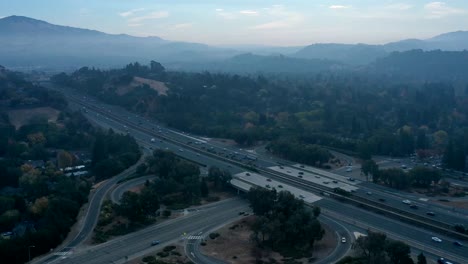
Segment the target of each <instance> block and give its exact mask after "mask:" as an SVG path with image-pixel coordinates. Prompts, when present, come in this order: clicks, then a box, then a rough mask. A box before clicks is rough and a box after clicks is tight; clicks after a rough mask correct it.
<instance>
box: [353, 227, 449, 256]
mask: <svg viewBox="0 0 468 264" xmlns="http://www.w3.org/2000/svg"><path fill="white" fill-rule="evenodd" d="M344 225H345V226H346V227H347V229H348V230H349V231H350V232H351V233H352V236H353V238H354V239H357V237H356V236H355V235H357V234H362V235H367V232H368V230H369V229H367V228H362V227H359V226H357V225H351V224H348V223H346V224H344ZM387 237H388V238H389V239H392V240H401V239H400V238H399V237H395V236H393V235H392V234H387ZM403 242H405V241H403ZM409 246H410V249H411V255H412V256H413V257H415V258H416V257H417V255H419V253H423V254H424V256H425V257H426V259H427V261H428V263H435V261H436V260H437V259H438V258H439V257H440V256H439V255H437V254H432V253H430V252H427V251H424V250H422V249H420V248H417V247H414V246H411V245H409Z"/></svg>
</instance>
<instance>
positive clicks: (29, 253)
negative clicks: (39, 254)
mask: <svg viewBox="0 0 468 264" xmlns="http://www.w3.org/2000/svg"><path fill="white" fill-rule="evenodd" d="M33 247H36V246H28V258H29V261H28V262H31V248H33Z"/></svg>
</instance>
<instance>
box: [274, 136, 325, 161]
mask: <svg viewBox="0 0 468 264" xmlns="http://www.w3.org/2000/svg"><path fill="white" fill-rule="evenodd" d="M267 149H268V150H269V151H270V152H272V153H273V154H276V155H278V156H280V157H282V158H285V159H288V160H291V161H295V162H300V163H304V164H309V165H313V166H318V167H322V165H323V164H324V163H327V162H328V160H329V159H330V158H332V155H331V154H330V152H329V151H328V150H326V149H324V148H321V147H320V146H318V145H309V144H301V143H300V142H299V141H294V140H288V139H280V140H276V141H273V142H272V143H270V144H269V145H268V146H267Z"/></svg>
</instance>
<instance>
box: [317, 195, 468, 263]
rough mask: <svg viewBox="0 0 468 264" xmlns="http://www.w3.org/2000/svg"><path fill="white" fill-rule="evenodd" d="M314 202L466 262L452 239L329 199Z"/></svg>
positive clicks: (466, 257) (465, 251) (464, 256)
mask: <svg viewBox="0 0 468 264" xmlns="http://www.w3.org/2000/svg"><path fill="white" fill-rule="evenodd" d="M315 204H316V205H318V206H320V207H321V208H322V209H324V210H328V211H333V212H335V214H338V213H336V212H346V216H344V215H342V216H340V217H339V218H349V219H353V220H354V221H355V222H360V223H365V225H368V226H369V229H372V228H373V227H375V228H379V229H380V230H386V231H387V232H391V233H394V234H398V235H399V236H401V237H404V238H405V239H408V240H416V241H418V243H420V244H422V245H423V246H424V248H428V249H431V250H432V251H441V250H443V251H445V252H441V254H446V255H447V257H449V256H450V254H452V255H455V256H459V257H462V258H464V259H465V260H466V263H468V251H467V250H465V249H464V248H463V247H457V246H454V245H453V244H452V242H453V241H454V240H453V239H449V238H447V237H445V236H441V235H439V234H436V233H434V232H432V231H428V230H424V229H420V228H417V227H414V226H411V225H408V224H405V223H402V222H398V221H396V220H393V219H390V218H386V217H384V216H381V215H378V214H374V213H371V212H369V211H366V210H363V209H360V208H358V207H355V206H351V205H349V204H344V203H340V202H338V201H334V200H331V199H322V200H320V201H317V202H316V203H315ZM340 214H342V213H340ZM433 236H436V237H439V238H441V239H442V240H443V242H442V243H436V242H433V241H432V240H431V237H433Z"/></svg>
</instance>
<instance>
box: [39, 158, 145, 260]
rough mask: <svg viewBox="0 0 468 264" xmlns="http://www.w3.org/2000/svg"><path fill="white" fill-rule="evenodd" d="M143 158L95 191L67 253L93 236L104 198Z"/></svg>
mask: <svg viewBox="0 0 468 264" xmlns="http://www.w3.org/2000/svg"><path fill="white" fill-rule="evenodd" d="M146 154H147V153H146ZM143 157H144V155H143V156H142V158H140V160H139V161H138V162H137V163H136V164H135V165H133V166H131V167H130V168H128V169H126V170H125V171H123V172H121V173H120V174H119V175H117V176H114V177H113V178H111V179H109V180H107V181H106V182H104V183H103V184H101V185H100V186H99V187H98V189H96V190H95V193H94V194H93V195H92V198H91V201H90V203H89V206H88V209H87V212H86V215H85V217H84V220H83V221H84V222H83V225H82V227H81V230H80V232H79V233H78V234H77V235H76V236H75V238H73V239H72V240H71V241H70V242H69V243H67V244H66V245H64V246H63V248H65V249H66V250H65V251H68V250H69V249H70V248H74V247H76V246H78V245H79V244H81V243H82V242H83V241H85V240H86V239H87V238H88V237H89V235H90V234H91V232H92V231H93V229H94V226H95V225H96V223H97V218H98V216H99V212H100V208H101V205H102V201H103V199H104V196H105V195H106V194H107V192H108V191H109V189H110V188H111V187H112V186H113V185H114V184H115V183H117V182H118V181H119V180H120V179H123V178H125V177H127V176H128V175H131V174H132V173H133V172H134V171H135V169H136V167H137V166H138V165H139V163H141V162H142V160H143V159H144V158H143ZM60 251H61V252H63V249H62V250H60ZM58 258H59V256H58V255H50V256H48V257H45V258H43V259H39V260H38V261H37V263H49V262H52V261H54V260H56V259H58Z"/></svg>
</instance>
